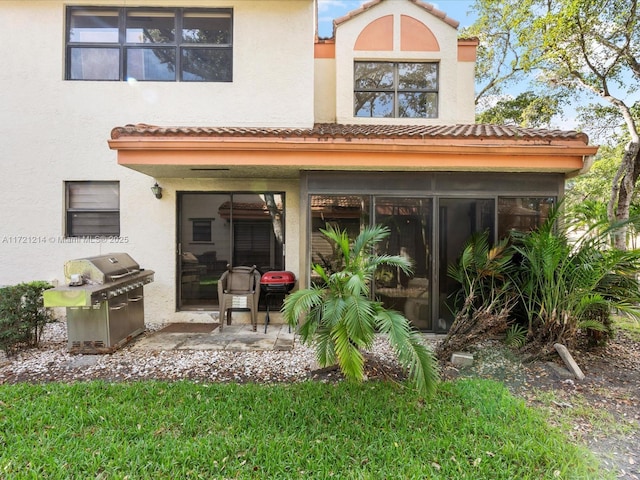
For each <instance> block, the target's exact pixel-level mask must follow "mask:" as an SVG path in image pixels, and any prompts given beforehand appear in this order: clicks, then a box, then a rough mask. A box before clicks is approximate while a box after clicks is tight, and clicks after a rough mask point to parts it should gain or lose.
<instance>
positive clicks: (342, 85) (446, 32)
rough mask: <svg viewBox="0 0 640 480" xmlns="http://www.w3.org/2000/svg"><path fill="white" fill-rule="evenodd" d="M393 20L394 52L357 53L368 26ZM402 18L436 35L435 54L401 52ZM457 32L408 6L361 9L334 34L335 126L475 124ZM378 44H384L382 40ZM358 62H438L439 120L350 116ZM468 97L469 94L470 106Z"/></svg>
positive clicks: (469, 74) (468, 70) (470, 76)
mask: <svg viewBox="0 0 640 480" xmlns="http://www.w3.org/2000/svg"><path fill="white" fill-rule="evenodd" d="M389 15H390V16H392V17H393V33H392V35H393V42H392V45H393V49H392V50H390V51H388V50H383V49H376V50H369V51H367V50H357V51H354V45H356V41H357V40H358V36H359V35H360V32H361V31H362V30H363V29H365V28H366V27H367V26H368V25H369V24H371V22H374V21H375V20H377V19H380V18H382V17H385V16H389ZM402 15H405V16H409V17H411V18H413V19H416V20H419V21H420V22H422V23H423V24H424V25H426V26H427V27H428V28H429V30H431V32H432V33H433V35H434V36H435V38H436V40H437V42H438V44H439V50H438V51H409V50H401V34H402V31H401V21H402ZM457 36H458V31H457V29H456V28H454V27H452V26H451V25H449V24H448V23H446V22H444V21H443V20H442V19H440V18H438V17H436V16H434V15H432V14H430V13H429V12H427V11H426V10H425V9H423V8H421V7H419V6H417V5H415V4H413V3H411V2H382V3H380V4H378V5H376V7H375V8H371V9H370V10H365V11H364V12H363V13H360V14H358V15H356V16H354V17H353V18H351V19H349V20H348V21H346V22H344V23H342V24H340V25H338V27H337V29H336V85H337V89H336V116H337V121H338V123H357V124H385V123H393V124H403V123H404V124H418V123H419V124H434V125H448V124H456V123H473V122H474V115H475V106H474V102H473V91H474V73H473V65H474V63H473V62H460V63H467V65H462V66H459V62H458V48H457V45H458V43H457ZM378 43H379V44H381V43H383V42H382V41H381V40H380V41H379V42H378ZM357 60H371V61H394V60H400V61H409V62H410V61H435V62H439V64H440V70H439V92H438V93H439V95H438V97H439V109H438V110H439V115H438V118H434V119H415V118H406V119H403V118H363V117H355V116H354V114H353V64H354V61H357ZM466 92H471V94H472V96H471V101H469V95H468V94H467V93H466Z"/></svg>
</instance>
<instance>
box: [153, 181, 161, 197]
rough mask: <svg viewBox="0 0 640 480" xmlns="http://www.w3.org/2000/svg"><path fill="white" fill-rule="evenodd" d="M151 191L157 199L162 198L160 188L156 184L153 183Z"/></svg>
mask: <svg viewBox="0 0 640 480" xmlns="http://www.w3.org/2000/svg"><path fill="white" fill-rule="evenodd" d="M151 191H152V192H153V194H154V195H155V196H156V198H157V199H160V198H162V187H161V186H160V185H158V182H156V183H155V185H154V186H153V187H151Z"/></svg>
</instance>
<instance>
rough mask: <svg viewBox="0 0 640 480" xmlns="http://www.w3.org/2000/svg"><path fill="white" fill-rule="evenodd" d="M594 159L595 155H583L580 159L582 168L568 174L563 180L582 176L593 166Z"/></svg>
mask: <svg viewBox="0 0 640 480" xmlns="http://www.w3.org/2000/svg"><path fill="white" fill-rule="evenodd" d="M595 159H596V156H595V155H584V156H583V157H582V168H581V169H580V170H577V171H575V172H569V173H568V174H567V175H565V178H567V179H569V178H574V177H577V176H579V175H584V174H585V173H587V172H588V171H589V170H591V167H592V166H593V163H594V162H595Z"/></svg>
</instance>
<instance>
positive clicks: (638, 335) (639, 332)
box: [613, 315, 640, 342]
mask: <svg viewBox="0 0 640 480" xmlns="http://www.w3.org/2000/svg"><path fill="white" fill-rule="evenodd" d="M613 325H614V328H616V329H618V330H621V331H623V332H624V333H626V334H627V335H629V337H630V338H631V339H633V340H635V341H638V342H640V321H638V320H636V319H633V318H629V317H623V316H620V315H616V316H614V317H613Z"/></svg>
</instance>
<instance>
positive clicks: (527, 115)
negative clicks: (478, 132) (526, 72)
mask: <svg viewBox="0 0 640 480" xmlns="http://www.w3.org/2000/svg"><path fill="white" fill-rule="evenodd" d="M560 105H561V100H560V98H559V96H558V95H542V94H540V95H538V94H535V93H534V92H532V91H528V92H524V93H521V94H519V95H518V96H517V97H515V98H503V99H501V100H499V101H498V102H497V103H496V104H495V105H494V106H492V107H489V108H487V109H485V110H484V111H482V112H480V113H478V114H477V115H476V121H477V122H478V123H494V124H505V125H517V126H520V127H524V128H539V127H547V128H548V127H550V125H551V120H552V118H553V116H554V115H556V114H558V113H559V110H560Z"/></svg>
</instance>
